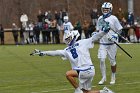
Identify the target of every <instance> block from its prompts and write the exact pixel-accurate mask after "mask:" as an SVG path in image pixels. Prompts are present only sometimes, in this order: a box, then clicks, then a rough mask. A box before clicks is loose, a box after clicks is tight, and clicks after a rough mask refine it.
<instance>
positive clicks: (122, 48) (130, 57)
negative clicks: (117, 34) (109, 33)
mask: <svg viewBox="0 0 140 93" xmlns="http://www.w3.org/2000/svg"><path fill="white" fill-rule="evenodd" d="M114 43H115V44H116V45H117V46H118V47H119V48H120V49H121V50H122V51H123V52H125V54H127V55H128V56H129V57H130V58H132V56H131V55H130V54H129V53H128V52H127V51H125V50H124V49H123V48H122V47H121V46H120V45H119V44H118V43H117V42H114Z"/></svg>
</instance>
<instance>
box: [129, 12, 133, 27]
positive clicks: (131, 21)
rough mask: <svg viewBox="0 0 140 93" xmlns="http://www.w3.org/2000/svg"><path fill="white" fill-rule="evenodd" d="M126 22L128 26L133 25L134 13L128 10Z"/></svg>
mask: <svg viewBox="0 0 140 93" xmlns="http://www.w3.org/2000/svg"><path fill="white" fill-rule="evenodd" d="M127 22H128V24H129V25H130V26H133V25H134V15H133V13H132V12H129V13H128V19H127Z"/></svg>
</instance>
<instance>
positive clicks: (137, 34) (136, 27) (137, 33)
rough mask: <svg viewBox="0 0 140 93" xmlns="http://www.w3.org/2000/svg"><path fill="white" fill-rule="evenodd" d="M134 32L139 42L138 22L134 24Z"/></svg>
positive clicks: (139, 25) (139, 24) (139, 27)
mask: <svg viewBox="0 0 140 93" xmlns="http://www.w3.org/2000/svg"><path fill="white" fill-rule="evenodd" d="M135 34H136V37H137V42H140V23H138V22H137V24H135Z"/></svg>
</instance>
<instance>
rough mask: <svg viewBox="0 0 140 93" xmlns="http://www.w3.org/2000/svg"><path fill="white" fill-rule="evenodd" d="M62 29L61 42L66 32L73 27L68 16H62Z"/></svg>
mask: <svg viewBox="0 0 140 93" xmlns="http://www.w3.org/2000/svg"><path fill="white" fill-rule="evenodd" d="M62 29H63V31H64V35H63V42H65V36H66V34H67V33H68V32H70V31H72V30H73V29H74V27H73V25H72V23H71V22H69V17H68V16H64V23H63V27H62Z"/></svg>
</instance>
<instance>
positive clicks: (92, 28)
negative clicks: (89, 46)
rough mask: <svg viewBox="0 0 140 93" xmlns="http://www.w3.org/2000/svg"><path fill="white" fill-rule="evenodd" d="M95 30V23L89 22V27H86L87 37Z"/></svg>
mask: <svg viewBox="0 0 140 93" xmlns="http://www.w3.org/2000/svg"><path fill="white" fill-rule="evenodd" d="M95 30H96V27H95V25H93V24H92V22H90V24H89V27H88V35H89V37H91V36H92V33H93V32H94V31H95Z"/></svg>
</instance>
